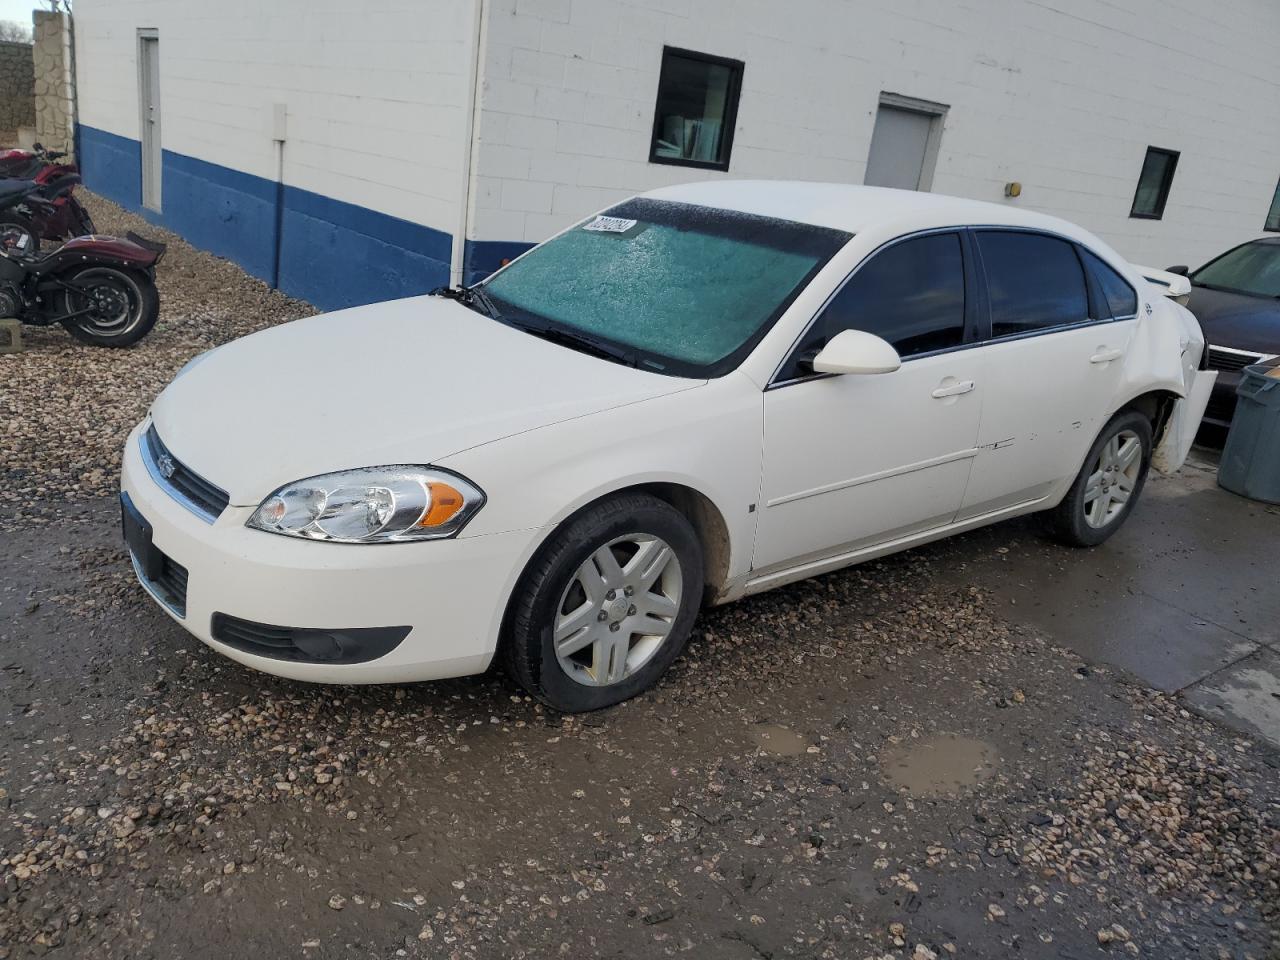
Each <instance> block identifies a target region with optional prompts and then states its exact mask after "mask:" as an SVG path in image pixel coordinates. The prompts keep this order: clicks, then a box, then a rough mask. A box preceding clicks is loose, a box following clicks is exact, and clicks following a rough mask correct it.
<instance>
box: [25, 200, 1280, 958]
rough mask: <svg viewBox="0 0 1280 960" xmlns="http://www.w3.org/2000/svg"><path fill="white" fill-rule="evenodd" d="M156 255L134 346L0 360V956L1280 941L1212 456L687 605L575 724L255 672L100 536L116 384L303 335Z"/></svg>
mask: <svg viewBox="0 0 1280 960" xmlns="http://www.w3.org/2000/svg"><path fill="white" fill-rule="evenodd" d="M94 215H95V217H100V218H102V219H103V220H105V221H107V222H109V223H110V224H111V228H112V229H120V228H121V227H123V226H125V225H129V226H133V225H135V224H134V223H132V222H130V221H131V218H128V217H127V216H126V215H124V214H121V213H119V212H115V211H111V210H110V209H108V208H107V207H106V206H105V205H103V204H97V205H95V206H94ZM117 225H119V226H117ZM138 228H139V229H143V230H144V231H145V232H147V233H149V234H151V235H153V236H154V235H157V234H158V233H159V231H156V230H155V229H154V228H151V227H145V226H141V227H138ZM178 253H179V254H180V255H178V256H174V257H173V259H172V260H171V261H170V262H168V263H166V264H165V265H164V267H162V275H161V279H162V283H163V284H164V291H165V295H166V301H165V312H164V314H163V319H162V322H161V326H160V327H159V328H158V329H157V331H156V333H155V335H154V342H150V346H149V345H148V342H144V344H143V346H142V347H141V348H140V349H139V350H137V351H127V352H124V353H122V354H116V355H114V356H112V357H110V358H105V359H101V360H100V359H97V358H95V357H92V356H87V357H82V356H81V354H93V353H95V351H91V350H90V349H89V348H85V347H80V346H78V345H72V344H71V342H70V341H69V338H66V337H65V336H64V335H63V334H61V333H60V332H57V331H49V332H44V333H40V334H39V335H38V336H37V337H34V338H32V339H31V350H30V352H29V353H27V354H23V355H21V356H19V357H17V358H13V359H9V360H6V361H4V363H3V364H2V365H0V389H3V390H4V391H5V393H7V394H9V395H8V396H5V397H3V399H0V413H5V411H8V412H7V413H6V414H5V415H6V418H7V419H6V421H5V425H4V427H3V432H2V433H0V438H2V439H0V448H2V450H3V452H4V455H5V457H6V473H5V474H4V477H3V479H4V480H5V481H6V484H7V486H8V487H9V488H10V489H21V490H22V491H23V492H22V493H21V495H19V496H17V497H11V498H9V499H8V500H7V501H6V502H3V503H0V716H2V717H3V726H0V880H2V881H3V882H2V883H0V960H17V958H26V957H32V956H42V955H44V954H46V953H49V952H55V955H57V956H70V957H81V956H83V957H95V958H112V957H122V958H123V957H130V958H152V957H154V958H162V957H163V958H170V957H183V958H205V957H208V958H219V960H224V958H225V960H233V958H242V957H243V958H246V960H247V958H254V960H259V958H262V957H303V958H328V957H334V958H338V957H342V958H346V957H378V958H384V957H386V958H390V957H421V958H437V957H439V958H455V957H457V958H484V960H487V958H508V957H527V958H542V957H569V958H579V957H581V958H599V957H627V958H636V957H643V958H647V957H665V956H675V955H688V956H692V957H697V958H700V960H701V958H710V960H719V958H745V960H752V958H758V960H764V958H784V957H800V958H819V957H821V958H842V960H843V958H875V960H880V958H884V957H895V958H914V960H929V958H945V957H950V956H957V957H978V958H998V957H1034V958H1086V957H1104V956H1149V957H1159V958H1173V957H1178V958H1182V957H1189V958H1190V957H1194V958H1213V960H1218V958H1233V960H1244V958H1249V957H1252V958H1256V960H1263V958H1275V957H1280V749H1277V745H1275V744H1273V743H1272V742H1270V741H1272V740H1274V739H1278V738H1280V725H1278V726H1277V728H1276V729H1274V730H1273V729H1271V724H1270V719H1269V718H1270V716H1271V714H1269V713H1268V712H1267V711H1268V709H1270V704H1269V701H1268V694H1267V693H1266V692H1265V689H1264V688H1262V687H1259V689H1263V690H1264V692H1262V693H1260V694H1259V695H1258V696H1257V697H1254V698H1253V699H1251V700H1249V701H1248V704H1246V706H1245V707H1240V708H1239V709H1235V708H1233V707H1232V704H1233V703H1235V701H1233V700H1232V699H1231V697H1230V696H1226V695H1224V697H1223V698H1221V702H1219V703H1217V704H1216V705H1215V703H1214V702H1213V697H1212V696H1211V692H1212V691H1214V690H1231V689H1237V688H1232V687H1230V685H1229V684H1227V685H1224V681H1223V679H1222V678H1223V677H1226V676H1229V675H1232V673H1233V671H1236V672H1239V671H1241V670H1243V669H1244V668H1246V667H1248V668H1249V669H1252V670H1254V672H1257V671H1258V670H1263V672H1265V669H1264V668H1263V667H1259V666H1258V664H1261V663H1263V659H1262V658H1268V657H1275V656H1276V655H1277V653H1276V651H1277V647H1280V633H1278V632H1277V631H1280V592H1277V591H1276V590H1275V577H1276V574H1275V569H1276V568H1275V565H1274V563H1273V562H1270V561H1269V560H1268V555H1267V553H1266V550H1267V547H1268V545H1269V544H1274V543H1275V542H1276V538H1277V536H1280V510H1276V509H1274V508H1266V507H1263V506H1261V505H1257V504H1250V503H1248V502H1247V501H1243V500H1240V499H1238V498H1235V497H1233V496H1231V495H1230V494H1227V493H1225V492H1223V491H1221V490H1219V489H1218V488H1217V487H1216V486H1215V484H1214V482H1213V472H1212V467H1211V464H1204V463H1202V464H1200V465H1199V466H1195V467H1193V468H1191V469H1189V470H1187V471H1184V474H1183V475H1181V476H1179V477H1177V478H1173V479H1164V478H1156V479H1153V480H1152V482H1151V483H1150V485H1149V486H1148V489H1147V492H1146V494H1145V496H1144V500H1143V502H1142V503H1141V504H1140V506H1139V508H1138V509H1137V510H1136V511H1135V513H1134V515H1133V516H1132V518H1131V520H1130V522H1129V523H1128V524H1127V526H1126V527H1125V529H1124V530H1122V531H1121V532H1120V533H1119V534H1118V535H1117V536H1116V537H1115V538H1113V539H1112V540H1111V541H1109V542H1108V543H1107V544H1106V545H1104V546H1103V547H1101V548H1099V549H1097V550H1093V551H1071V550H1067V549H1065V548H1061V547H1058V546H1056V545H1053V544H1051V543H1049V542H1048V541H1046V540H1045V539H1044V538H1043V537H1042V536H1041V535H1040V533H1039V529H1038V527H1037V525H1036V523H1035V521H1034V519H1028V520H1022V521H1016V522H1012V523H1007V524H1002V525H1000V526H997V527H993V528H990V529H987V530H984V531H979V532H976V533H974V534H970V535H967V536H964V537H960V538H957V539H956V540H954V541H950V542H947V543H943V544H938V545H934V546H931V547H927V548H923V549H919V550H915V551H911V552H909V553H906V554H903V555H899V556H897V557H894V558H890V559H887V560H884V561H878V562H875V563H871V564H867V565H863V566H860V567H857V568H853V569H850V570H846V571H842V572H839V573H835V574H831V575H828V576H825V577H821V578H818V579H815V580H812V581H809V582H806V583H802V584H797V585H794V586H791V587H787V588H784V589H781V590H778V591H774V592H772V593H769V594H764V595H762V596H759V597H754V598H751V599H749V600H746V601H742V602H740V603H737V604H734V605H731V606H728V607H723V608H719V609H716V610H712V611H707V612H706V613H704V615H703V616H702V618H701V619H700V621H699V624H698V627H697V629H696V632H695V635H694V638H693V640H692V641H691V644H690V647H689V650H688V652H687V653H686V655H685V656H684V657H683V658H682V659H681V661H679V662H678V663H677V664H676V666H675V667H674V668H673V670H672V671H671V673H670V675H669V676H668V677H667V678H666V679H665V680H664V682H663V683H662V684H661V685H660V686H659V687H658V688H657V689H656V690H654V691H651V692H650V693H648V694H647V695H645V696H642V697H640V698H638V699H636V700H634V701H632V702H630V703H628V704H624V705H622V706H620V707H617V708H614V709H611V710H608V711H603V712H600V713H596V714H591V715H587V716H580V717H561V716H557V715H554V714H551V713H548V712H547V711H545V710H543V709H542V708H541V707H539V706H537V705H536V704H534V703H532V702H531V701H530V700H529V699H528V698H526V697H524V696H523V695H522V694H521V693H520V692H519V691H518V690H517V688H515V687H514V686H513V685H512V684H511V683H510V682H509V681H507V680H506V679H504V678H502V677H501V676H499V675H496V674H495V675H488V676H483V677H476V678H470V679H467V680H458V681H449V682H443V683H433V684H418V685H409V686H401V687H378V688H355V687H342V688H333V687H328V688H326V687H315V686H307V685H303V684H297V683H292V682H288V681H281V680H276V679H273V678H270V677H266V676H262V675H259V674H255V673H251V672H249V671H247V670H245V669H243V668H241V667H240V666H238V665H237V664H234V663H232V662H231V661H228V660H225V659H223V658H221V657H219V656H218V655H217V654H215V653H213V652H212V651H210V650H208V649H207V648H205V647H204V646H203V645H201V644H200V643H199V642H198V641H196V640H194V639H193V638H191V637H190V636H188V635H187V634H186V633H185V632H184V631H182V630H181V628H179V627H178V626H177V625H175V624H174V623H173V622H172V621H171V620H170V619H169V618H168V617H167V616H165V615H164V614H163V613H162V612H161V611H160V610H159V609H158V608H156V606H155V605H154V603H153V602H152V601H151V600H150V599H149V598H148V597H147V596H146V595H145V594H144V593H143V592H142V590H141V589H140V588H139V587H138V586H137V585H136V583H134V581H133V576H132V572H131V570H130V568H129V565H128V561H127V558H126V555H125V552H124V550H123V548H122V546H121V545H120V543H119V537H118V531H117V525H118V507H117V505H116V503H115V501H114V499H113V498H112V496H111V493H110V486H111V483H112V482H113V476H114V474H113V471H114V470H115V468H116V460H115V457H116V456H117V455H118V447H119V442H120V441H121V440H122V439H123V433H122V432H120V431H123V430H124V429H127V426H128V425H129V423H130V422H131V421H130V420H129V418H130V417H135V416H137V415H140V412H141V410H142V409H145V404H146V403H147V402H148V401H149V399H150V396H149V395H147V396H138V395H137V394H138V393H139V392H142V391H146V390H151V391H152V394H153V393H154V391H155V390H157V389H159V387H160V386H162V385H163V383H164V381H165V380H166V379H167V377H168V376H171V375H172V372H173V370H176V368H177V366H180V365H181V363H182V362H185V359H186V358H187V355H190V354H194V353H195V352H198V351H199V350H200V349H204V348H205V347H206V345H207V344H208V343H212V342H220V338H225V337H228V336H230V335H232V334H233V333H234V332H240V333H242V332H245V331H246V330H247V329H252V328H253V327H254V326H255V325H259V326H260V325H266V324H268V323H271V322H278V321H279V320H281V319H286V318H289V317H291V316H299V315H303V314H305V313H306V312H307V308H306V306H305V305H300V304H296V303H294V302H288V301H285V300H284V298H280V297H278V295H276V294H274V293H271V292H270V291H267V290H266V288H265V287H263V286H262V285H261V284H258V283H257V282H256V281H251V280H249V279H247V278H245V277H243V275H242V274H239V271H236V270H235V269H234V268H233V267H231V266H230V265H228V264H225V263H220V262H217V261H215V260H214V258H212V257H208V256H206V255H204V254H199V253H197V252H194V251H191V250H189V248H184V247H182V246H179V248H178ZM178 268H181V269H182V270H185V271H187V272H185V273H177V272H175V273H171V274H169V275H166V274H165V272H164V271H165V270H166V269H170V270H175V271H176V270H177V269H178ZM179 289H185V290H186V293H185V295H184V294H179V293H176V291H177V290H179ZM192 291H198V293H193V292H192ZM170 292H174V294H173V296H170ZM224 302H225V303H230V304H234V305H235V306H234V309H231V310H228V309H227V308H226V307H224V306H222V305H221V304H223V303H224ZM254 304H257V306H256V307H255V306H253V305H254ZM230 314H234V315H235V316H234V318H232V317H231V316H230ZM196 317H199V318H201V319H200V321H199V323H197V322H195V321H194V320H193V318H196ZM148 349H149V350H151V351H152V352H151V353H148V352H147V350H148ZM96 353H111V352H109V351H96ZM61 363H66V364H67V365H69V366H70V367H71V368H72V369H73V370H74V371H76V372H75V373H74V377H75V378H78V380H77V382H78V384H79V385H78V387H71V386H68V385H67V384H65V383H64V382H62V380H63V378H62V377H60V376H59V374H58V371H59V364H61ZM102 364H107V365H109V366H105V367H104V366H101V365H102ZM86 365H88V366H86ZM157 365H160V366H161V367H163V369H155V368H156V366H157ZM14 371H17V372H16V373H15V372H14ZM108 377H114V378H115V381H116V382H115V385H114V386H113V385H112V383H109V382H101V381H102V380H103V379H104V378H108ZM15 385H21V389H22V391H23V394H24V396H23V397H21V398H17V397H15V396H14V395H13V391H14V390H15ZM41 390H43V391H44V400H45V401H47V403H42V402H41V397H40V396H38V395H37V396H32V395H31V393H32V392H33V391H34V392H39V391H41ZM77 390H78V391H80V392H85V393H88V394H89V395H90V397H91V398H92V402H89V401H86V402H85V403H83V404H80V405H73V406H71V407H69V408H64V409H63V411H62V412H63V420H64V423H63V424H62V425H61V426H60V427H59V428H58V429H59V430H61V431H63V433H61V434H59V436H58V437H57V438H54V439H53V440H51V441H50V442H47V443H46V442H45V441H44V439H43V437H42V435H41V434H42V431H45V430H47V429H50V428H51V427H50V424H51V423H52V421H53V418H54V413H48V414H46V413H44V412H42V410H43V407H44V406H46V405H50V406H54V407H56V405H57V401H58V398H59V397H61V396H64V395H66V394H67V393H71V392H76V391H77ZM102 404H107V405H109V406H112V407H119V409H120V410H121V411H123V412H122V413H121V414H120V415H119V416H118V417H114V416H113V417H111V418H110V419H108V420H106V421H102V422H100V421H99V420H98V418H97V417H96V415H95V413H94V411H95V410H96V409H97V408H98V407H100V406H101V405H102ZM117 423H118V424H119V425H117ZM64 435H65V437H74V436H76V435H79V436H81V437H92V438H93V439H91V440H89V441H87V442H86V443H85V444H83V445H82V449H81V450H80V451H77V450H76V446H75V444H74V443H73V442H71V441H69V440H66V439H60V438H61V437H63V436H64ZM11 450H12V451H20V452H21V455H22V457H23V458H24V459H23V460H22V461H21V462H20V463H18V464H17V465H16V466H15V464H14V463H13V462H12V461H10V460H8V459H7V458H8V457H9V456H10V453H9V451H11ZM55 469H56V470H58V471H62V473H60V474H56V475H55V474H53V473H52V471H53V470H55ZM88 470H98V471H100V472H101V474H102V479H96V478H95V479H93V480H92V481H84V480H81V479H79V477H80V476H81V475H84V474H86V473H87V471H88ZM54 476H56V477H57V478H58V479H54V480H51V479H48V478H49V477H54ZM77 484H79V485H77ZM1250 676H1251V675H1250ZM1249 689H1253V688H1249ZM1259 698H1260V699H1259ZM1276 699H1277V701H1278V702H1280V698H1276ZM1223 703H1226V704H1227V707H1228V709H1225V710H1224V709H1223V706H1222V704H1223ZM1237 706H1239V705H1238V704H1237Z"/></svg>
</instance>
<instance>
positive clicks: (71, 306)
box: [57, 266, 160, 347]
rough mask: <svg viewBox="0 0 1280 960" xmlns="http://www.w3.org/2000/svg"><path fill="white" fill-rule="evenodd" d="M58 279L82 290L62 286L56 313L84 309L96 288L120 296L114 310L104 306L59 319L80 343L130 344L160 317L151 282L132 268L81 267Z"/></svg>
mask: <svg viewBox="0 0 1280 960" xmlns="http://www.w3.org/2000/svg"><path fill="white" fill-rule="evenodd" d="M60 279H62V280H63V281H64V282H66V283H69V284H73V285H76V286H79V287H82V288H84V289H85V291H86V292H85V293H72V292H71V291H68V290H66V289H65V288H64V289H63V290H62V291H61V292H60V293H59V295H58V298H57V302H58V315H59V316H61V315H63V314H69V313H76V312H78V311H80V310H83V309H85V308H86V307H87V306H89V305H90V297H91V296H92V294H93V293H94V292H95V291H97V290H99V289H101V290H103V291H104V292H108V293H110V294H111V295H112V297H113V298H122V299H118V300H115V303H116V304H117V306H118V309H110V310H106V309H104V310H103V311H101V312H95V313H94V314H89V315H81V316H78V317H73V318H71V319H69V320H62V321H61V323H62V325H63V326H64V327H66V328H67V332H68V333H70V334H71V335H72V336H73V337H75V338H76V339H77V340H79V341H80V342H81V343H88V344H92V345H93V346H96V347H129V346H132V345H133V344H135V343H137V342H138V341H139V340H141V339H142V338H143V337H145V336H146V335H147V334H148V333H150V332H151V328H152V327H154V326H155V325H156V320H157V319H158V318H159V316H160V294H159V292H158V291H157V290H156V285H155V282H154V281H153V280H152V279H151V278H150V277H148V276H147V275H146V274H144V273H139V272H137V271H136V270H126V269H124V268H122V267H103V266H85V267H80V268H78V269H76V270H74V271H72V272H70V273H67V274H64V275H63V276H62V277H61V278H60ZM126 306H127V309H126Z"/></svg>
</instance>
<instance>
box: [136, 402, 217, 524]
mask: <svg viewBox="0 0 1280 960" xmlns="http://www.w3.org/2000/svg"><path fill="white" fill-rule="evenodd" d="M138 442H139V444H140V445H141V447H142V459H143V462H144V463H146V465H147V472H148V473H150V474H151V479H153V480H154V481H155V482H156V483H157V484H158V485H159V486H161V487H162V488H164V490H165V492H166V493H168V494H169V496H171V497H173V499H175V500H177V501H178V502H179V503H180V504H182V505H183V506H184V507H186V508H187V509H188V510H190V511H191V512H192V513H194V514H195V515H196V516H198V517H200V518H201V519H202V520H204V521H206V522H208V523H213V521H214V520H217V519H218V516H219V515H220V514H221V513H222V511H223V510H225V509H226V507H227V503H228V502H229V500H230V497H229V496H228V495H227V492H226V491H225V490H223V489H221V488H220V487H216V486H214V485H213V484H212V483H210V482H209V481H208V480H206V479H205V478H204V477H202V476H200V475H199V474H198V473H196V472H195V471H194V470H191V469H190V468H189V467H187V466H186V465H185V464H183V463H182V462H181V461H180V460H178V459H177V458H176V457H174V456H173V454H171V453H170V452H169V450H168V448H167V447H166V446H165V445H164V441H162V440H161V439H160V434H158V433H156V428H155V425H154V424H152V425H151V426H150V427H148V428H147V432H146V433H145V434H143V435H142V437H141V438H140V439H139V441H138Z"/></svg>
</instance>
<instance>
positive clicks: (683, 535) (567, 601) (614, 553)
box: [503, 494, 703, 713]
mask: <svg viewBox="0 0 1280 960" xmlns="http://www.w3.org/2000/svg"><path fill="white" fill-rule="evenodd" d="M702 586H703V569H702V547H701V544H700V543H699V542H698V537H697V534H696V533H695V532H694V530H693V527H692V526H691V525H690V524H689V521H688V520H687V519H685V517H684V515H683V514H681V513H680V512H679V511H678V510H676V509H675V508H674V507H672V506H670V505H669V504H667V503H664V502H663V501H661V500H658V499H656V498H654V497H650V496H648V495H644V494H625V495H622V496H618V497H614V498H611V499H609V500H606V501H602V502H601V503H598V504H595V505H594V506H591V507H588V508H587V509H586V510H584V511H583V512H582V513H580V514H579V515H578V516H577V517H575V518H573V519H572V520H570V521H569V522H568V523H566V524H565V525H564V526H563V527H562V528H561V529H560V530H559V531H557V532H556V533H555V534H554V535H553V536H552V538H551V540H550V541H549V542H548V543H547V545H546V546H545V547H544V548H543V550H542V551H540V552H539V554H538V556H537V557H535V558H534V560H533V561H532V563H531V564H530V566H529V569H528V570H526V571H525V574H524V576H523V577H522V578H521V582H520V585H519V586H518V587H517V588H516V594H515V596H514V597H513V602H512V610H511V615H510V617H509V622H508V625H507V631H506V636H505V637H504V640H503V643H504V659H505V661H506V666H507V669H508V671H509V672H510V673H511V675H512V676H513V677H514V678H515V680H516V681H517V682H518V683H519V684H520V685H521V686H523V687H524V688H525V689H526V690H528V691H529V692H530V693H532V694H533V695H534V696H536V697H537V698H538V699H539V700H541V701H543V702H544V703H546V704H548V705H549V706H552V707H554V708H555V709H557V710H564V711H566V712H570V713H572V712H578V711H584V710H596V709H599V708H600V707H607V706H610V705H611V704H615V703H619V702H620V701H622V700H626V699H628V698H630V697H633V696H635V695H636V694H637V693H640V692H641V691H642V690H644V689H646V688H647V687H649V686H651V685H652V684H653V683H655V682H656V681H657V679H658V678H659V677H660V676H662V674H663V673H664V672H665V671H666V669H667V667H669V666H670V665H671V663H672V662H673V661H674V660H675V659H676V657H678V656H679V655H680V651H681V650H683V649H684V646H685V644H686V642H687V641H688V639H689V633H690V631H691V630H692V628H693V621H694V618H695V617H696V616H697V613H698V608H699V606H700V605H701V601H702Z"/></svg>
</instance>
